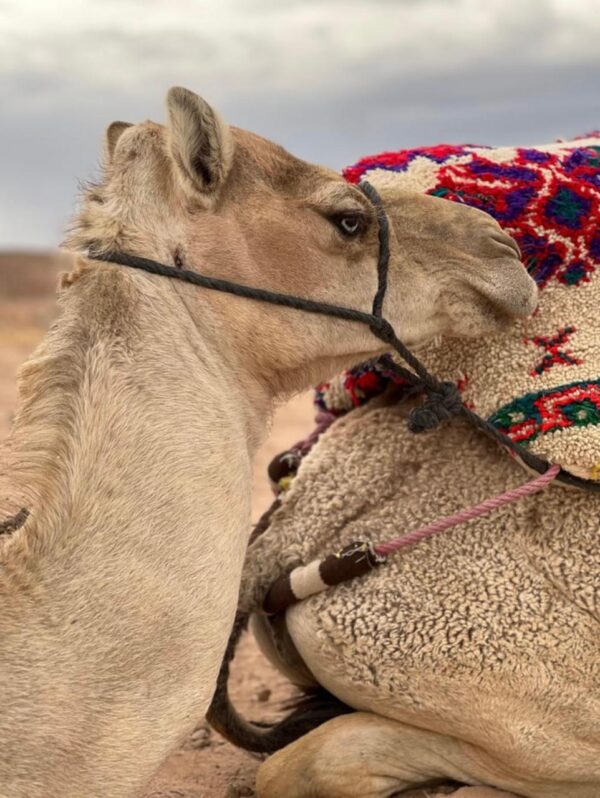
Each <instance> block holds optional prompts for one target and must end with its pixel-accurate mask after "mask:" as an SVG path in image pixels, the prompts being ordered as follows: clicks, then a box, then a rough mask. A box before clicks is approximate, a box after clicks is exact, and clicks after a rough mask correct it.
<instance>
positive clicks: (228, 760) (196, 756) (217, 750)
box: [0, 255, 510, 798]
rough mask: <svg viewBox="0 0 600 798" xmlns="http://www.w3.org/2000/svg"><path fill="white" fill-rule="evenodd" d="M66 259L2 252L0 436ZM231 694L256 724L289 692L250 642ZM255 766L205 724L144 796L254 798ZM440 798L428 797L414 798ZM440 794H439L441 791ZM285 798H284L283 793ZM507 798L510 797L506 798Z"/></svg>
mask: <svg viewBox="0 0 600 798" xmlns="http://www.w3.org/2000/svg"><path fill="white" fill-rule="evenodd" d="M67 266H68V260H65V259H61V258H59V257H48V256H31V255H27V256H14V255H0V439H1V438H2V437H4V436H5V435H6V433H7V432H8V429H9V426H10V421H11V417H12V413H13V410H14V406H15V403H16V388H15V382H16V372H17V369H18V367H19V366H20V365H21V363H23V362H24V361H25V360H26V358H27V357H28V356H29V354H30V353H31V351H32V350H33V349H34V347H35V346H36V344H37V343H38V341H39V340H40V339H41V337H42V336H43V334H44V332H45V330H46V329H47V327H48V325H49V324H50V322H51V321H52V318H53V317H54V315H55V312H56V306H55V302H54V286H55V284H56V276H57V274H58V272H59V271H60V270H63V269H64V268H66V267H67ZM311 424H312V406H311V399H310V396H308V395H306V396H302V397H298V398H296V399H294V400H293V401H292V402H290V403H289V404H288V405H286V406H285V407H283V408H281V409H280V410H279V411H278V413H277V415H276V418H275V423H274V426H273V429H272V432H271V436H270V438H269V440H268V441H267V443H266V444H265V445H264V446H263V448H262V449H261V451H260V453H259V455H258V458H257V461H256V466H255V478H254V492H253V516H254V519H256V518H258V517H259V515H260V513H261V512H263V510H264V509H266V508H267V506H268V505H269V503H270V501H271V492H270V488H269V486H268V483H267V480H266V476H265V473H266V466H267V464H268V462H269V460H270V459H271V458H272V457H273V456H274V455H275V454H276V453H277V452H280V451H282V450H283V449H286V448H288V447H289V446H290V445H291V444H292V443H294V442H296V441H297V440H299V439H300V438H302V437H303V436H304V435H305V434H306V433H307V431H310V429H311ZM231 691H232V695H233V697H234V700H235V703H236V705H237V706H238V707H239V708H240V709H241V710H242V711H243V712H244V714H245V716H246V717H248V718H252V719H271V718H273V717H275V716H276V714H277V707H278V704H280V702H281V701H282V700H284V699H286V698H287V697H289V695H290V694H291V691H290V687H289V685H288V684H287V683H286V681H285V679H283V678H282V677H281V676H280V675H279V674H278V673H277V672H276V671H274V670H273V669H272V668H271V667H270V666H269V665H268V663H266V662H265V660H264V659H263V658H262V656H261V655H260V652H259V651H258V649H257V648H256V646H255V645H254V642H253V640H252V639H251V638H249V637H248V638H246V639H245V640H244V641H243V643H242V645H241V646H240V650H239V654H238V656H237V657H236V662H235V663H234V672H233V678H232V683H231ZM258 764H259V763H258V761H257V760H256V759H255V758H253V757H252V756H250V755H248V754H246V753H245V752H242V751H239V750H237V749H235V748H234V747H233V746H231V745H230V744H229V743H227V742H226V741H225V740H223V739H222V738H221V737H220V736H219V735H218V734H216V733H215V732H212V731H211V730H210V729H208V728H207V726H206V725H205V724H204V723H202V722H200V723H199V725H198V727H197V729H196V731H195V732H194V733H193V734H192V735H191V737H190V738H189V740H188V741H187V742H186V743H185V744H184V746H183V747H182V749H181V750H180V751H177V752H175V753H174V754H173V755H172V756H171V757H170V758H169V760H168V761H167V762H166V763H165V764H164V765H163V767H162V768H161V769H160V771H159V772H158V773H157V774H156V776H155V777H154V779H153V780H152V782H151V784H150V786H149V789H148V792H147V795H146V798H236V796H252V795H254V791H253V788H252V787H253V782H254V775H255V772H256V769H257V767H258ZM413 795H414V796H415V798H417V795H418V796H420V797H421V798H426V797H427V798H436V796H435V795H433V794H432V793H431V792H429V793H424V792H421V791H419V792H418V793H414V794H413ZM438 795H441V793H438ZM454 795H455V798H502V796H503V795H504V794H502V793H498V792H496V791H489V790H479V789H467V790H459V791H458V793H455V794H454ZM282 798H285V796H282ZM509 798H510V797H509Z"/></svg>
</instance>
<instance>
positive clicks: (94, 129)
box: [0, 0, 600, 798]
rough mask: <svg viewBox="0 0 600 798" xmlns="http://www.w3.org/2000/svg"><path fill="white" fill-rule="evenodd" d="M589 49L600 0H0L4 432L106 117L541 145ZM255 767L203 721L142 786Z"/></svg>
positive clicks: (308, 138) (264, 675)
mask: <svg viewBox="0 0 600 798" xmlns="http://www.w3.org/2000/svg"><path fill="white" fill-rule="evenodd" d="M599 42H600V2H599V0H0V114H1V122H0V143H1V147H0V438H1V437H2V436H3V435H4V434H5V433H6V432H7V431H8V429H9V426H10V420H11V417H12V413H13V411H14V406H15V402H16V387H15V386H16V373H17V368H18V366H19V365H20V364H21V363H22V362H23V361H24V360H25V359H26V358H27V356H28V355H29V354H30V352H31V350H32V349H33V348H34V346H35V345H36V344H37V342H38V341H39V340H40V338H41V337H42V335H43V334H44V331H45V330H46V328H47V326H48V324H49V322H50V320H51V319H52V317H53V315H54V314H55V302H54V288H55V284H56V275H57V273H58V271H60V270H61V269H65V268H68V267H69V263H70V259H69V256H68V255H67V254H66V253H63V254H59V253H58V252H57V251H56V249H57V247H58V245H59V242H60V241H61V239H62V236H63V231H64V229H65V226H66V224H67V222H68V220H69V217H70V215H71V214H72V212H73V210H74V207H75V203H76V198H77V190H78V181H80V180H86V179H89V178H93V177H94V176H95V175H96V173H97V170H98V163H99V158H100V153H101V146H102V136H103V131H104V129H105V128H106V126H107V125H108V124H109V123H110V122H111V121H113V120H115V119H122V120H125V121H129V122H135V121H139V120H142V119H146V118H151V119H154V120H155V121H161V120H163V118H164V111H163V103H164V97H165V93H166V91H167V89H168V88H169V87H170V86H172V85H175V84H179V85H184V86H186V87H188V88H191V89H193V90H194V91H196V92H198V93H199V94H202V95H203V96H204V97H205V98H206V99H207V100H208V101H209V102H210V103H211V104H213V105H214V106H215V107H216V108H217V109H218V110H219V111H220V112H221V113H222V115H223V116H224V117H225V118H226V119H227V121H228V122H230V123H232V124H235V125H238V126H241V127H246V128H248V129H251V130H253V131H255V132H257V133H260V134H262V135H263V136H266V137H268V138H270V139H272V140H274V141H276V142H278V143H280V144H283V145H284V146H285V147H287V148H288V149H289V150H290V151H292V152H293V153H294V154H296V155H298V156H300V157H303V158H306V159H308V160H311V161H316V162H321V163H324V164H327V165H329V166H332V167H334V168H336V169H339V168H341V167H342V166H345V165H348V164H350V163H352V162H354V161H355V160H357V159H358V158H359V157H361V156H363V155H367V154H370V153H375V152H378V151H381V150H385V149H389V150H394V149H400V148H403V147H412V146H416V145H420V144H435V143H441V142H444V143H465V142H468V143H481V144H495V145H498V144H534V143H542V142H548V141H552V140H554V139H556V138H568V137H571V136H573V135H578V134H582V133H585V132H587V131H590V130H593V129H599V128H600V80H599V78H600V46H599ZM311 416H312V411H311V403H310V398H309V397H308V396H304V397H299V398H297V399H296V400H294V402H293V403H291V404H290V405H288V406H287V407H286V408H284V409H282V410H281V411H280V413H279V415H278V416H277V418H276V421H275V426H274V430H273V433H272V436H271V438H270V440H269V441H268V443H267V444H266V446H265V447H264V448H263V450H262V451H261V453H260V456H259V458H258V463H257V468H256V479H255V490H254V516H255V518H256V517H257V516H258V514H259V513H260V512H261V511H262V510H264V509H265V507H266V506H267V504H268V503H269V501H270V491H269V488H268V485H267V482H266V479H265V466H266V463H267V462H268V461H269V459H270V458H271V457H272V456H273V455H274V454H275V453H276V452H278V451H280V450H282V449H284V448H287V447H289V445H290V444H292V443H293V442H295V441H296V440H298V439H299V438H301V437H303V436H304V435H306V433H307V432H308V431H309V430H310V428H311ZM1 457H2V454H1V452H0V458H1ZM238 659H239V663H238V669H237V671H236V675H235V678H234V692H235V693H236V697H237V699H238V703H239V705H240V706H241V708H242V710H244V711H245V712H246V713H247V714H249V715H250V716H251V717H264V716H265V715H266V714H268V706H269V707H272V704H269V705H265V702H267V701H270V700H271V699H272V698H273V697H275V698H282V697H284V696H285V695H287V694H288V693H287V691H288V688H287V686H286V685H285V682H284V680H283V679H282V677H280V676H277V675H275V674H273V672H272V671H270V670H269V668H268V667H267V666H266V665H265V663H264V661H262V660H261V658H260V657H259V655H258V653H257V651H256V649H255V647H254V646H253V644H252V642H251V641H249V640H247V641H245V642H244V648H243V651H242V655H241V657H240V658H238ZM255 768H256V762H255V761H254V760H253V759H250V758H248V757H246V756H245V755H244V754H242V753H241V752H239V751H235V750H234V749H233V748H232V747H231V746H228V745H226V744H225V742H224V741H223V740H221V739H220V738H218V736H217V735H214V734H212V735H211V734H210V732H208V730H207V729H205V728H204V727H203V726H201V727H200V728H199V730H198V732H197V734H196V735H194V736H193V737H192V739H191V740H190V741H188V743H186V745H185V746H184V749H183V750H182V751H180V752H178V753H177V754H176V755H174V756H173V757H172V758H171V759H170V760H169V762H168V763H167V764H166V765H165V767H164V768H163V769H162V771H161V772H160V773H159V774H158V776H157V778H156V781H155V783H154V788H153V790H154V791H153V792H152V793H151V796H150V798H182V797H183V798H205V796H206V798H208V797H209V796H210V798H215V796H226V798H235V797H236V796H249V795H252V794H253V793H252V787H251V785H252V780H253V774H254V770H255Z"/></svg>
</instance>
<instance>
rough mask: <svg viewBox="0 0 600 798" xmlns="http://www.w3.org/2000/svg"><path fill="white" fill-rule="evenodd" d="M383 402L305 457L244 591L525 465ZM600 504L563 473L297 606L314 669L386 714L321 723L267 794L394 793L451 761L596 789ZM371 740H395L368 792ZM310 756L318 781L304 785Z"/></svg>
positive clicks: (572, 797) (281, 763)
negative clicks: (364, 767) (421, 428)
mask: <svg viewBox="0 0 600 798" xmlns="http://www.w3.org/2000/svg"><path fill="white" fill-rule="evenodd" d="M379 404H380V406H377V403H375V404H372V405H371V406H369V405H367V406H366V407H365V408H362V409H360V410H356V411H353V412H351V413H349V414H348V415H347V416H345V417H344V418H343V419H340V420H339V421H337V422H336V423H335V424H334V425H333V426H332V427H331V428H330V430H329V431H328V432H327V433H326V434H325V435H324V436H323V437H322V439H321V441H320V442H319V444H318V445H317V446H316V447H315V449H313V451H312V452H311V454H310V455H309V456H308V458H307V459H306V460H305V462H304V463H303V465H302V467H301V469H300V472H299V474H298V476H297V477H296V479H295V480H294V482H293V484H292V486H291V488H290V490H289V493H288V494H287V495H286V497H285V499H284V502H283V506H282V508H281V509H280V510H279V511H278V512H277V513H276V515H275V516H274V519H273V521H272V524H271V527H270V529H269V531H268V532H267V533H266V534H265V535H264V536H263V537H262V538H260V539H259V540H258V542H257V543H256V544H255V546H253V547H252V548H251V550H250V554H249V562H248V565H247V574H248V577H249V578H248V581H247V586H248V587H247V589H246V590H245V591H243V594H242V595H243V602H245V603H246V602H252V601H254V602H258V600H259V597H260V596H261V595H263V591H264V589H265V587H266V586H268V585H269V584H270V583H271V582H272V580H273V578H274V577H275V576H276V575H277V574H278V573H280V572H281V570H282V569H287V568H288V567H290V566H293V565H296V564H298V563H300V562H308V561H310V560H311V559H312V558H314V557H316V556H322V555H323V554H324V553H329V552H331V551H332V550H337V549H338V548H339V547H341V545H342V544H344V543H347V542H349V541H352V540H360V539H370V540H373V541H379V540H387V539H390V538H392V537H396V536H398V535H400V534H402V533H403V532H408V531H410V530H412V529H415V528H417V527H419V526H420V525H422V524H425V523H427V522H429V521H432V520H435V519H437V518H440V517H442V516H445V515H448V514H451V513H453V512H456V511H457V510H459V509H462V508H464V507H469V506H471V505H473V504H474V503H476V502H478V501H481V500H482V499H484V498H486V497H488V496H491V495H494V494H497V493H499V492H502V491H504V490H506V489H507V488H509V487H513V486H515V485H517V484H519V483H520V482H522V481H523V479H524V474H523V471H522V469H521V468H520V467H519V466H518V465H517V464H516V463H514V462H513V461H512V460H511V459H510V458H509V457H507V456H506V455H505V454H503V453H502V452H500V451H499V450H498V449H497V447H496V445H495V444H493V443H491V442H489V441H488V440H487V439H486V438H484V437H482V436H480V435H478V434H477V433H475V432H474V431H473V430H472V429H470V428H468V427H466V426H465V425H464V424H463V423H459V422H456V423H453V424H451V425H449V426H446V427H444V428H443V429H440V430H438V431H437V432H434V433H429V434H426V435H422V436H415V435H412V434H411V433H409V432H408V431H407V429H406V426H405V423H404V422H405V415H406V412H407V407H406V406H404V405H394V406H389V407H385V406H382V405H383V404H384V403H383V402H380V403H379ZM599 517H600V497H598V496H596V495H590V494H586V493H583V492H578V491H575V490H569V489H566V488H562V487H552V488H550V489H548V490H547V491H545V492H544V493H541V494H538V495H537V496H534V497H530V498H528V499H526V500H522V501H520V502H519V503H518V504H514V505H511V506H508V507H506V508H504V509H503V510H501V511H497V512H496V513H494V514H493V515H490V516H488V517H486V518H481V519H478V520H476V521H471V522H469V523H468V524H464V525H462V526H460V527H457V528H456V529H454V530H452V531H450V532H447V533H444V534H443V535H440V536H438V537H435V538H432V539H430V540H428V541H426V542H424V543H421V544H419V545H417V546H415V547H413V548H411V549H407V550H405V551H403V552H402V553H399V554H396V555H394V556H392V557H391V558H390V560H389V562H388V563H387V564H386V565H385V566H384V567H382V568H381V569H380V570H378V571H377V572H375V573H373V574H372V575H369V576H368V577H365V578H363V579H360V580H356V581H354V582H352V583H350V584H346V585H343V586H339V587H337V588H334V589H330V590H328V591H327V592H324V593H321V594H319V595H318V596H315V597H313V598H311V599H309V600H307V601H304V602H303V603H301V604H300V605H298V606H296V607H294V608H292V609H291V610H289V611H288V613H287V628H288V631H289V634H290V635H291V638H292V640H293V642H294V643H295V646H296V648H297V650H298V651H299V653H300V654H301V656H302V658H303V660H304V662H305V663H306V665H307V666H308V668H309V669H310V671H311V672H312V674H313V675H314V677H315V678H316V680H317V681H318V682H319V683H321V684H323V685H324V686H325V687H327V688H328V689H329V690H330V691H331V692H333V693H334V694H335V695H337V696H338V697H340V698H341V699H343V700H344V701H346V702H347V703H349V704H350V705H351V706H353V707H355V708H356V709H359V710H362V711H363V712H367V713H374V715H375V716H380V720H378V719H377V718H376V717H374V715H372V714H368V715H364V716H363V715H358V716H349V718H352V717H354V720H349V719H345V718H340V719H338V720H337V721H332V722H331V724H332V725H331V726H330V733H328V731H327V726H325V727H322V729H320V730H318V732H314V733H313V734H314V735H315V736H314V738H313V739H309V738H311V735H308V736H307V737H306V738H304V739H303V740H301V741H300V742H298V743H296V744H295V745H296V748H295V749H294V750H295V754H294V757H293V758H294V761H297V762H298V763H299V764H298V768H297V769H296V768H292V766H291V761H292V754H291V753H290V754H289V756H288V755H287V754H286V753H285V752H282V753H281V754H277V755H275V757H273V759H272V760H271V761H270V762H269V763H268V764H267V765H266V766H265V771H264V775H263V776H261V779H259V787H260V789H259V795H260V798H272V797H273V798H274V796H276V795H284V794H285V795H289V796H294V798H296V797H297V798H301V797H302V798H304V797H305V796H309V795H310V796H319V797H320V796H323V797H324V796H333V795H335V796H339V797H340V798H342V796H343V797H344V798H346V796H348V798H350V796H355V795H359V794H360V795H372V796H377V797H378V798H379V797H381V798H384V796H388V795H390V794H391V792H393V791H394V790H402V789H405V788H407V787H409V786H410V785H411V784H416V783H419V782H421V781H425V780H426V778H425V777H428V778H434V777H439V776H445V777H447V778H452V779H456V780H458V781H464V782H466V783H470V784H488V785H491V786H496V787H498V788H501V789H504V790H509V791H511V792H513V793H516V794H518V795H522V796H527V798H549V797H550V796H551V797H552V798H597V796H598V795H600V767H599V764H598V763H599V762H600V720H599V719H600V704H599V701H598V695H599V688H600V637H599V635H598V630H599V622H600V583H599V580H598V573H600V547H599V545H598V519H599ZM245 583H246V580H245ZM263 627H264V624H263ZM265 631H268V628H263V635H264V633H265ZM269 653H270V655H271V657H273V651H272V649H271V650H270V651H269ZM304 678H305V675H304ZM363 718H364V722H363V720H362V719H363ZM381 718H384V719H386V720H385V722H383V721H381ZM334 724H335V725H334ZM343 728H348V730H350V729H353V730H354V731H352V735H354V734H355V735H357V739H358V738H360V740H361V745H362V748H360V747H359V746H358V743H356V745H354V746H352V743H351V737H352V735H350V738H349V741H348V742H347V743H346V741H345V737H344V734H345V732H344V733H342V730H343ZM371 730H374V731H373V732H372V731H371ZM317 734H318V735H319V739H318V740H317ZM432 735H433V738H432ZM430 738H431V739H430ZM382 739H383V740H384V741H385V745H382V744H381V740H382ZM432 739H433V740H435V744H433V743H432ZM325 746H327V751H328V752H329V756H328V757H327V758H326V759H327V762H325V756H324V755H323V754H322V753H320V754H319V753H318V751H321V752H322V751H323V750H324V747H325ZM371 746H372V747H373V751H374V752H376V751H385V752H387V753H385V755H384V756H383V758H382V757H381V756H379V757H378V758H377V759H376V760H374V762H375V764H374V766H373V767H374V770H375V771H376V773H377V779H375V777H374V776H373V778H372V780H371V781H368V784H367V786H368V787H369V789H367V788H365V789H364V791H362V792H356V791H354V788H353V786H352V778H355V779H356V778H357V777H358V776H357V775H356V774H354V776H353V775H352V774H353V773H354V771H353V770H352V767H356V768H358V763H364V762H365V759H366V760H367V761H369V756H368V754H365V753H364V752H365V751H369V750H370V748H371ZM311 750H312V751H313V753H312V754H311ZM359 751H362V753H359ZM352 755H354V756H355V758H357V761H356V762H354V764H353V765H352V766H351V767H350V769H349V770H348V777H347V780H345V781H342V782H340V784H341V785H342V786H341V787H340V789H339V790H338V792H335V791H333V792H332V791H328V788H326V786H324V785H326V783H327V782H326V779H327V772H331V770H332V769H333V770H335V769H336V768H337V767H338V761H337V760H338V757H340V763H342V762H349V761H351V760H352ZM300 769H301V770H302V772H303V777H302V780H301V781H300V783H301V784H309V783H311V782H310V779H308V778H307V776H306V774H308V773H310V774H311V776H312V778H313V779H314V789H313V790H312V791H311V790H310V789H309V788H308V787H306V790H304V791H303V789H301V788H299V787H296V786H295V787H293V788H292V784H296V782H295V781H294V775H298V776H299V772H298V771H299V770H300ZM384 776H386V777H387V780H383V781H381V780H382V779H383V777H384ZM344 785H345V786H344Z"/></svg>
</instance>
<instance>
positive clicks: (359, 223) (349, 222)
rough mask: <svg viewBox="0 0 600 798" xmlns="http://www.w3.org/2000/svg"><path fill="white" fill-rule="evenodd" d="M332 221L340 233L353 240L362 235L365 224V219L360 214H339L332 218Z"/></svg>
mask: <svg viewBox="0 0 600 798" xmlns="http://www.w3.org/2000/svg"><path fill="white" fill-rule="evenodd" d="M331 221H332V222H333V224H334V225H335V226H336V227H337V228H338V230H339V231H340V233H342V235H344V236H346V237H347V238H352V237H354V236H357V235H359V234H360V233H362V231H363V228H364V223H365V220H364V217H363V216H362V215H361V214H359V213H344V214H337V215H336V216H332V217H331Z"/></svg>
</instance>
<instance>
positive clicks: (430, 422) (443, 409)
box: [408, 382, 463, 433]
mask: <svg viewBox="0 0 600 798" xmlns="http://www.w3.org/2000/svg"><path fill="white" fill-rule="evenodd" d="M426 393H427V398H426V399H425V401H424V402H423V404H422V405H419V407H415V408H414V409H413V410H411V412H410V414H409V416H408V429H409V430H410V431H411V432H415V433H420V432H426V431H427V430H431V429H435V428H436V427H437V426H439V425H440V424H441V423H442V422H444V421H448V420H449V419H451V418H452V416H455V415H457V413H460V410H461V408H462V406H463V403H462V399H461V396H460V393H459V390H458V388H457V387H456V385H455V384H454V383H453V382H441V383H440V384H439V385H438V387H437V389H436V390H431V389H427V390H426Z"/></svg>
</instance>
